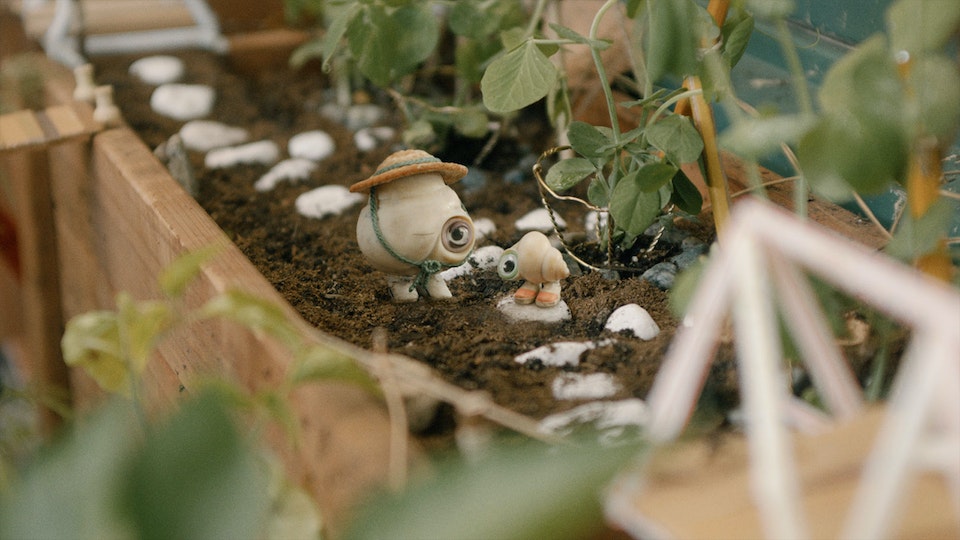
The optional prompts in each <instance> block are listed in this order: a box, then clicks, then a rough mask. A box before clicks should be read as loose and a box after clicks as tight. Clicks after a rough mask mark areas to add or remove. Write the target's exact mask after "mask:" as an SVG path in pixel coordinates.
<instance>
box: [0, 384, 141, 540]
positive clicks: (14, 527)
mask: <svg viewBox="0 0 960 540" xmlns="http://www.w3.org/2000/svg"><path fill="white" fill-rule="evenodd" d="M83 420H84V421H83V422H82V425H70V426H67V427H66V429H64V430H63V432H62V433H60V434H59V436H58V437H56V438H54V439H52V443H51V444H50V445H48V446H45V447H44V448H43V449H42V451H40V452H38V454H37V455H36V456H35V457H34V459H32V460H30V462H29V464H28V466H27V467H26V468H25V469H24V470H22V471H21V472H22V474H21V475H18V476H19V478H18V480H19V481H18V482H16V484H15V485H14V486H13V489H12V490H10V491H7V492H4V493H3V496H0V538H134V537H136V534H135V532H134V531H131V530H130V527H129V525H128V524H127V523H126V522H125V520H123V519H122V516H121V515H120V513H119V512H118V511H117V501H119V500H121V499H120V493H119V487H120V486H119V482H120V480H122V478H123V471H124V469H125V467H126V465H127V463H129V461H130V457H131V455H132V454H133V452H134V451H135V450H136V448H135V445H136V444H137V442H138V441H139V440H140V438H139V435H140V433H139V432H138V430H137V429H136V428H137V426H136V423H135V419H134V418H133V415H132V408H131V407H130V405H129V403H127V402H122V401H113V402H110V403H109V404H108V405H107V406H105V407H102V408H100V409H98V410H94V411H91V412H90V414H87V415H84V419H83Z"/></svg>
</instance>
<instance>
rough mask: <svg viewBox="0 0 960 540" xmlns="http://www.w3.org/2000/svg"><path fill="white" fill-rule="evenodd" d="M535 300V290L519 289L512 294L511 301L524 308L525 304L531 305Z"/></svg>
mask: <svg viewBox="0 0 960 540" xmlns="http://www.w3.org/2000/svg"><path fill="white" fill-rule="evenodd" d="M536 298H537V291H536V289H528V288H526V287H520V288H519V289H517V292H515V293H513V301H514V302H516V303H518V304H520V305H521V306H525V305H527V304H532V303H533V301H534V300H535V299H536Z"/></svg>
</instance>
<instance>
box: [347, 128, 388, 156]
mask: <svg viewBox="0 0 960 540" xmlns="http://www.w3.org/2000/svg"><path fill="white" fill-rule="evenodd" d="M396 134H397V130H395V129H393V128H392V127H390V126H376V127H365V128H360V129H359V130H357V132H356V133H354V134H353V144H355V145H356V146H357V150H360V151H361V152H369V151H370V150H373V149H374V148H376V147H378V146H380V145H381V144H383V143H385V142H387V141H389V140H390V139H393V138H394V137H395V136H396Z"/></svg>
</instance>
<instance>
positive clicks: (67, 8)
mask: <svg viewBox="0 0 960 540" xmlns="http://www.w3.org/2000/svg"><path fill="white" fill-rule="evenodd" d="M55 1H56V4H55V8H54V15H53V19H52V20H51V21H50V26H49V27H48V28H47V31H46V32H45V33H44V36H43V40H42V41H43V48H44V50H45V51H46V53H47V55H48V56H50V57H51V58H53V59H55V60H57V61H58V62H61V63H63V64H65V65H67V66H69V67H77V66H81V65H83V64H85V63H87V61H86V59H84V58H83V56H82V55H81V54H80V44H79V39H78V38H77V36H76V35H75V34H74V27H75V25H76V21H77V20H78V19H79V18H80V14H79V13H78V12H77V2H76V1H75V0H55ZM164 2H167V3H173V4H176V3H180V4H182V5H183V6H184V7H186V8H187V10H188V11H189V12H190V15H191V16H192V17H193V20H194V22H195V23H196V24H195V25H194V26H185V27H180V28H162V29H156V30H140V31H131V32H118V33H113V34H98V35H90V36H86V37H85V40H84V43H83V45H84V47H83V49H84V50H85V51H86V52H87V53H88V54H92V55H93V54H104V53H135V52H147V51H162V50H171V49H177V48H183V47H196V48H201V49H208V50H212V51H215V52H224V51H226V49H227V40H226V38H225V37H224V36H223V35H222V34H221V33H220V22H219V21H218V20H217V16H216V14H215V13H214V12H213V10H212V9H210V6H209V5H208V4H207V2H206V1H205V0H164ZM39 4H40V3H39V2H33V3H32V4H31V6H32V8H33V9H36V8H37V5H39Z"/></svg>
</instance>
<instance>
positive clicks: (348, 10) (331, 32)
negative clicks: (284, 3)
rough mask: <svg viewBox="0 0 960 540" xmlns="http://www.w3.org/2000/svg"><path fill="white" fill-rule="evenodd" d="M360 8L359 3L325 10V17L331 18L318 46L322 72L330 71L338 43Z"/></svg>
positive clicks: (332, 6)
mask: <svg viewBox="0 0 960 540" xmlns="http://www.w3.org/2000/svg"><path fill="white" fill-rule="evenodd" d="M360 8H361V4H360V3H359V2H356V3H351V4H347V5H345V6H342V7H337V6H335V5H331V6H329V7H328V8H327V10H328V11H327V15H328V16H332V20H331V21H330V23H329V24H328V25H327V33H326V34H324V36H323V41H322V43H321V44H320V53H321V54H322V55H323V70H324V71H330V62H332V61H333V55H334V53H336V52H337V49H338V48H339V47H340V41H341V40H342V39H343V36H344V35H346V33H347V29H348V28H349V27H350V25H351V24H352V23H353V21H354V19H356V18H357V16H358V15H359V14H360ZM308 52H309V51H308ZM291 61H292V60H291Z"/></svg>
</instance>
